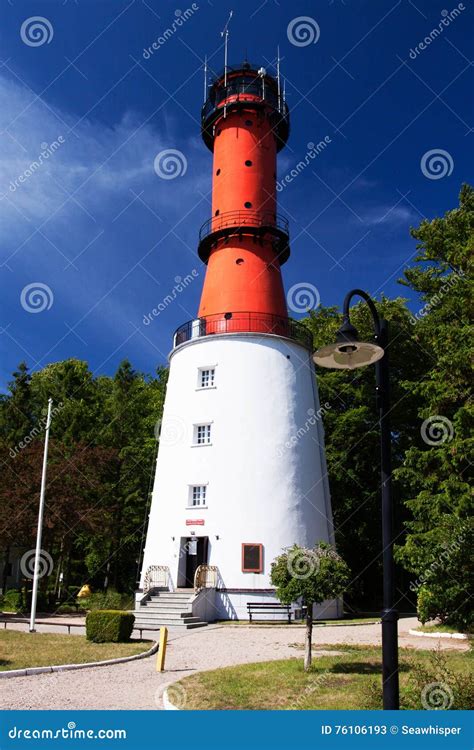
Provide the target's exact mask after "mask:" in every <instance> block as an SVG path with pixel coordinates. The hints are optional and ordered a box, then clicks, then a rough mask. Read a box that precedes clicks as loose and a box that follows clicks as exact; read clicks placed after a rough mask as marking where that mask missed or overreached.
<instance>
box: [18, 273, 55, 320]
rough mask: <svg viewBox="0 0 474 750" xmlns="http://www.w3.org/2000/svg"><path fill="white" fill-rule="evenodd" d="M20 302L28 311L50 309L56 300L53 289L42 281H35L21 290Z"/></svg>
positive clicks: (37, 311)
mask: <svg viewBox="0 0 474 750" xmlns="http://www.w3.org/2000/svg"><path fill="white" fill-rule="evenodd" d="M20 302H21V306H22V308H23V310H26V312H28V313H40V312H43V311H44V310H50V309H51V307H52V306H53V302H54V294H53V290H52V289H51V287H49V286H48V285H47V284H43V282H42V281H33V282H32V283H31V284H27V285H26V286H24V287H23V289H22V290H21V294H20Z"/></svg>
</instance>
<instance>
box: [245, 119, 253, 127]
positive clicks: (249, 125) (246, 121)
mask: <svg viewBox="0 0 474 750" xmlns="http://www.w3.org/2000/svg"><path fill="white" fill-rule="evenodd" d="M245 124H246V125H247V126H248V127H249V128H250V127H251V125H253V120H245Z"/></svg>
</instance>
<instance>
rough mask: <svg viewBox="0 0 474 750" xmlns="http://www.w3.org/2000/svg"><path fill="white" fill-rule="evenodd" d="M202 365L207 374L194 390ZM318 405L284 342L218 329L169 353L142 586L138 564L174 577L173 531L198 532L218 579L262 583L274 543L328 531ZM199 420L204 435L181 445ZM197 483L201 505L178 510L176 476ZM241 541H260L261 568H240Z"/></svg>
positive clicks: (306, 365) (182, 482) (310, 375)
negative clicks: (189, 522) (208, 440)
mask: <svg viewBox="0 0 474 750" xmlns="http://www.w3.org/2000/svg"><path fill="white" fill-rule="evenodd" d="M204 366H214V367H215V369H216V379H215V388H213V389H209V390H204V391H203V390H199V389H198V387H197V386H198V368H199V367H204ZM318 408H319V403H318V398H317V389H316V387H315V382H314V369H313V363H312V360H311V358H310V355H309V352H307V351H306V350H305V349H304V348H303V347H302V346H300V345H299V344H296V343H295V342H292V341H289V340H287V339H283V338H279V337H277V336H269V335H260V334H240V333H239V334H224V335H216V336H206V337H202V338H199V339H195V340H193V341H190V342H187V343H185V344H182V345H181V346H179V347H178V348H177V349H175V350H174V351H173V352H172V354H171V361H170V375H169V381H168V388H167V393H166V399H165V407H164V414H163V423H162V434H161V439H160V449H159V454H158V461H157V470H156V479H155V486H154V490H153V501H152V507H151V513H150V519H149V527H148V536H147V541H146V547H145V556H144V564H143V570H142V585H143V577H144V574H145V571H146V569H147V567H148V566H149V565H168V566H169V568H170V571H171V577H172V579H173V582H174V585H175V586H176V576H177V568H178V563H179V555H180V551H179V545H180V538H181V537H186V536H190V532H191V531H192V530H193V531H195V533H196V536H208V537H209V559H208V563H209V564H211V565H217V566H218V568H219V573H220V579H221V580H220V585H221V586H224V587H226V588H229V589H235V588H251V589H268V588H271V583H270V579H269V574H270V564H271V562H272V560H273V559H274V558H275V557H276V556H277V555H278V554H280V553H281V551H282V549H283V548H284V547H286V546H289V545H291V544H293V543H294V542H297V543H298V544H301V545H305V546H312V545H314V544H315V543H316V542H317V541H319V540H325V541H332V539H333V530H332V515H331V505H330V498H329V491H328V484H327V477H325V476H324V472H325V466H324V446H323V445H322V440H323V430H322V422H321V420H317V419H316V418H315V415H314V411H317V410H318ZM311 410H312V411H311ZM207 421H209V422H212V445H210V446H203V447H192V433H193V424H194V423H198V422H207ZM205 483H207V484H208V489H207V504H208V507H207V509H200V508H197V509H196V508H195V509H191V508H187V501H188V485H190V484H205ZM186 519H194V520H196V519H203V520H204V525H203V526H186ZM172 537H174V541H173V539H172ZM217 537H218V538H217ZM243 542H254V543H262V544H263V546H264V572H263V574H254V573H242V572H241V544H242V543H243Z"/></svg>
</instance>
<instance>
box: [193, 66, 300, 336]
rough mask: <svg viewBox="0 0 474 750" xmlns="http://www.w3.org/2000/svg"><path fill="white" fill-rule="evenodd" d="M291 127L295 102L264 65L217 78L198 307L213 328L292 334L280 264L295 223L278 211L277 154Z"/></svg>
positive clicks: (208, 114)
mask: <svg viewBox="0 0 474 750" xmlns="http://www.w3.org/2000/svg"><path fill="white" fill-rule="evenodd" d="M288 134H289V114H288V107H287V106H286V103H285V102H284V100H283V97H282V95H281V92H280V90H279V84H278V82H277V80H276V79H275V78H273V77H272V76H270V75H268V73H267V72H266V71H265V70H264V69H263V68H260V69H259V70H258V69H257V68H256V67H254V66H251V65H250V64H248V63H244V64H243V65H242V66H241V67H240V68H237V69H232V68H227V69H226V71H225V72H224V73H223V74H222V75H220V76H218V77H217V78H216V79H215V80H214V82H213V84H212V86H211V88H210V90H209V96H208V99H207V101H206V102H205V104H204V107H203V110H202V137H203V139H204V142H205V144H206V145H207V146H208V148H209V149H210V150H211V151H212V152H213V154H214V157H213V182H212V217H211V219H209V221H207V222H206V223H205V224H204V225H203V226H202V227H201V231H200V237H199V240H200V241H199V250H198V252H199V256H200V258H201V260H203V261H204V263H206V264H207V271H206V278H205V281H204V288H203V292H202V297H201V303H200V306H199V313H198V314H199V317H200V318H201V319H202V320H203V323H205V326H206V332H207V333H209V332H215V333H218V332H219V331H222V330H226V331H235V332H237V331H262V332H267V333H277V334H281V335H285V333H286V328H287V327H288V317H287V315H288V314H287V308H286V301H285V294H284V291H283V283H282V278H281V272H280V266H281V265H282V264H283V263H284V262H285V261H286V260H287V258H288V257H289V253H290V250H289V235H288V222H287V221H286V219H284V218H282V217H280V216H278V214H277V207H276V155H277V152H278V151H279V150H280V149H281V148H283V146H284V145H285V143H286V141H287V139H288ZM210 329H213V330H212V331H211V330H210Z"/></svg>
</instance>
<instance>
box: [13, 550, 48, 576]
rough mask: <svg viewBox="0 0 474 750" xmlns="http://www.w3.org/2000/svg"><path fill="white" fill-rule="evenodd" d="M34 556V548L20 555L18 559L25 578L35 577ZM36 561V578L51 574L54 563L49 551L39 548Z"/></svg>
mask: <svg viewBox="0 0 474 750" xmlns="http://www.w3.org/2000/svg"><path fill="white" fill-rule="evenodd" d="M35 558H36V551H35V550H34V549H30V550H28V552H25V553H24V555H22V557H21V560H20V570H21V572H22V574H23V576H24V577H25V578H29V579H33V578H34V577H35ZM38 563H39V564H38V578H44V576H49V575H51V573H52V572H53V568H54V563H53V558H52V557H51V555H50V554H49V552H46V550H44V549H40V551H39V556H38Z"/></svg>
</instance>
